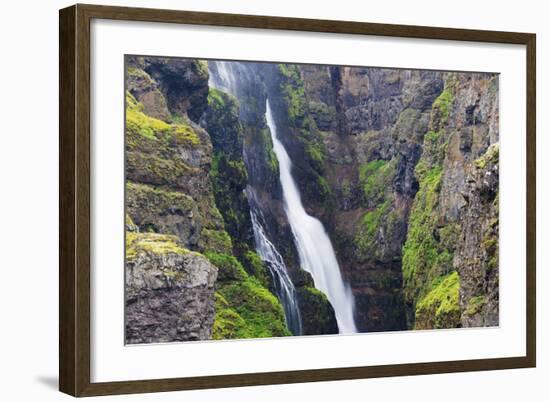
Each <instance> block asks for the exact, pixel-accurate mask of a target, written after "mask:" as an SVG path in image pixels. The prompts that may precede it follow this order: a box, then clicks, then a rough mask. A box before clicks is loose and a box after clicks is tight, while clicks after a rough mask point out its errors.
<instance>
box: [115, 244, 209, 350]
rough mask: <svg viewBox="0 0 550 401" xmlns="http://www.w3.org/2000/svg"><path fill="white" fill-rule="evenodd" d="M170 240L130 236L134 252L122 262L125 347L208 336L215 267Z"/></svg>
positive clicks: (203, 338) (200, 338) (203, 258)
mask: <svg viewBox="0 0 550 401" xmlns="http://www.w3.org/2000/svg"><path fill="white" fill-rule="evenodd" d="M174 240H175V239H172V238H170V237H167V236H161V235H158V234H136V236H132V241H133V242H134V243H133V244H132V245H131V247H132V248H131V249H132V252H133V254H132V256H131V257H129V258H128V259H127V262H126V342H127V343H128V344H140V343H151V342H170V341H189V340H207V339H210V338H211V335H212V325H213V323H214V312H215V310H214V283H215V282H216V276H217V269H216V267H215V266H213V265H212V264H211V263H210V262H209V261H208V260H207V259H206V258H205V257H203V256H201V255H200V254H196V253H192V252H188V251H185V250H183V249H182V248H179V247H178V246H177V245H176V243H175V242H173V241H174ZM151 244H154V245H155V246H156V248H155V247H151V246H150V245H151Z"/></svg>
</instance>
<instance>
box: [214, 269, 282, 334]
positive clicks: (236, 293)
mask: <svg viewBox="0 0 550 401" xmlns="http://www.w3.org/2000/svg"><path fill="white" fill-rule="evenodd" d="M219 292H220V293H221V294H222V295H223V297H224V298H225V299H226V300H227V302H228V303H229V306H230V307H231V308H232V309H233V310H234V311H235V312H237V313H238V314H239V315H240V316H241V317H242V318H243V320H244V321H245V322H246V327H245V329H244V330H242V331H241V332H240V333H237V337H236V338H262V337H280V336H288V335H290V334H291V333H290V332H289V331H288V329H287V328H286V324H285V319H284V312H283V307H282V306H281V304H280V302H279V300H278V299H277V298H276V297H275V296H274V295H273V294H272V293H271V292H269V291H268V290H267V288H265V287H263V286H262V285H261V284H260V282H259V281H258V280H257V279H256V278H254V277H248V278H247V279H245V280H244V281H238V282H234V283H231V284H229V285H226V286H224V287H223V288H221V289H220V290H219Z"/></svg>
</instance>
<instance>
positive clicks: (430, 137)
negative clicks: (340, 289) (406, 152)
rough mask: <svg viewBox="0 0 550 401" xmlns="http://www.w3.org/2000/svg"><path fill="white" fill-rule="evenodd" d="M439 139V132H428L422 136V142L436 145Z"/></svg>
mask: <svg viewBox="0 0 550 401" xmlns="http://www.w3.org/2000/svg"><path fill="white" fill-rule="evenodd" d="M439 138H441V131H437V132H434V131H429V132H428V133H427V134H426V135H425V136H424V140H426V141H428V142H432V143H436V142H437V141H438V140H439Z"/></svg>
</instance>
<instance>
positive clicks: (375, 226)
mask: <svg viewBox="0 0 550 401" xmlns="http://www.w3.org/2000/svg"><path fill="white" fill-rule="evenodd" d="M389 209H390V202H389V201H386V202H384V203H383V204H381V205H379V206H377V207H376V208H375V209H374V210H371V211H369V212H367V213H366V214H365V215H364V216H363V218H362V220H361V223H360V226H359V230H358V232H357V235H356V236H355V240H354V242H355V246H356V248H357V251H358V252H359V256H360V257H362V258H370V257H375V256H376V255H377V249H378V246H379V244H378V240H377V235H376V234H377V231H378V230H379V228H380V227H381V226H382V224H383V218H384V216H386V214H387V213H388V211H389Z"/></svg>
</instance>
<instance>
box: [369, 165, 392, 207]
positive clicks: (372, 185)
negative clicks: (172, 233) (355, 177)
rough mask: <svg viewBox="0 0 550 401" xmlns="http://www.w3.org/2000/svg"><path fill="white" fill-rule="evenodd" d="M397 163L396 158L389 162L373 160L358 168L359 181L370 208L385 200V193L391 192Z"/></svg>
mask: <svg viewBox="0 0 550 401" xmlns="http://www.w3.org/2000/svg"><path fill="white" fill-rule="evenodd" d="M397 161H398V160H397V158H394V159H392V160H391V161H386V160H373V161H371V162H369V163H367V164H364V165H362V166H360V167H359V180H360V182H361V184H362V185H363V193H364V197H365V202H366V204H367V206H371V207H372V206H374V205H377V204H379V203H381V202H383V201H384V200H385V199H386V192H388V191H391V190H392V184H393V180H394V178H395V174H396V168H397Z"/></svg>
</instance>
